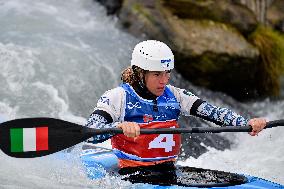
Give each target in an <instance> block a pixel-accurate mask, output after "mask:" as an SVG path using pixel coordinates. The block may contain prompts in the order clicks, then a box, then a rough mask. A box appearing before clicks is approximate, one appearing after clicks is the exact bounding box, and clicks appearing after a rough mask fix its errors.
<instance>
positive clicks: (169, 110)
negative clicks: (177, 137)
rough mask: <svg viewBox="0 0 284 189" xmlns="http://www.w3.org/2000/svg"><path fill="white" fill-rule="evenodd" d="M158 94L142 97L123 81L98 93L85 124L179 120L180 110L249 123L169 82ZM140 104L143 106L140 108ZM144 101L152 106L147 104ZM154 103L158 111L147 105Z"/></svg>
mask: <svg viewBox="0 0 284 189" xmlns="http://www.w3.org/2000/svg"><path fill="white" fill-rule="evenodd" d="M160 97H162V98H160ZM160 97H158V98H157V99H156V100H147V99H143V98H142V97H140V96H139V95H138V94H137V93H136V92H135V91H134V89H133V88H132V87H131V86H130V85H128V84H122V85H121V86H119V87H117V88H114V89H111V90H109V91H107V92H105V93H104V94H103V95H102V96H101V98H100V99H99V101H98V103H97V107H96V108H95V110H94V112H93V113H92V114H91V116H90V118H89V119H88V122H87V124H86V126H87V127H91V128H111V127H116V126H117V125H118V124H119V123H120V122H123V121H134V122H137V123H141V122H145V119H146V122H155V121H169V120H178V117H179V113H181V114H183V115H185V116H190V115H192V116H196V117H200V118H202V119H204V120H207V121H210V122H213V123H215V124H217V125H220V126H245V125H247V122H248V120H247V119H245V118H244V117H242V116H240V115H239V114H237V113H235V112H233V111H232V110H230V109H228V108H220V107H217V106H214V105H211V104H209V103H207V102H206V101H203V100H201V99H200V98H199V97H197V96H195V95H194V94H192V93H191V92H188V91H186V90H184V89H180V88H177V87H174V86H171V85H167V86H166V89H165V92H164V94H163V95H162V96H160ZM141 102H143V103H141ZM141 104H142V106H143V108H142V107H140V106H141ZM147 104H152V105H150V106H147ZM153 106H157V107H158V111H154V110H153V109H151V108H150V107H153ZM149 108H150V109H149ZM145 115H146V116H145ZM147 115H150V117H149V116H147ZM155 119H156V120H155ZM111 137H112V135H110V134H104V135H95V136H94V137H93V140H92V141H91V142H93V143H99V142H103V141H105V140H107V139H109V138H111ZM126 154H127V153H126ZM121 155H123V152H122V153H121ZM130 155H131V154H130ZM133 158H134V159H135V158H136V157H134V156H133Z"/></svg>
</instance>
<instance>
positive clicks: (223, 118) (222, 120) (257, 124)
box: [169, 86, 266, 136]
mask: <svg viewBox="0 0 284 189" xmlns="http://www.w3.org/2000/svg"><path fill="white" fill-rule="evenodd" d="M169 87H170V89H171V90H172V92H173V93H174V94H175V96H176V98H177V100H178V101H179V102H180V105H181V112H182V113H183V114H184V115H193V116H196V117H200V118H202V119H204V120H207V121H210V122H213V123H215V124H217V125H220V126H246V125H251V126H252V129H253V130H252V132H250V133H249V134H250V135H251V136H256V135H257V134H258V133H259V132H260V131H261V130H262V129H263V128H264V127H265V126H266V119H264V118H253V119H249V120H248V119H246V118H244V117H243V116H241V115H239V114H237V113H235V112H234V111H232V110H230V109H228V108H220V107H217V106H214V105H211V104H209V103H207V102H206V101H203V100H201V99H200V98H198V97H197V96H195V95H194V94H192V93H191V92H188V91H186V90H184V89H179V88H176V87H173V86H169Z"/></svg>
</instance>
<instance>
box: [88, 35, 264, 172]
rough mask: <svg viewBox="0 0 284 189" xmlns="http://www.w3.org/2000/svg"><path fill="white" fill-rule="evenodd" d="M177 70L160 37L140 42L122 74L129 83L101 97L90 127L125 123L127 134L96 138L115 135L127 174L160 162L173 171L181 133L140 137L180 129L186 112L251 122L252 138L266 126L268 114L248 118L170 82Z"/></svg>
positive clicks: (225, 122) (231, 122)
mask: <svg viewBox="0 0 284 189" xmlns="http://www.w3.org/2000/svg"><path fill="white" fill-rule="evenodd" d="M173 68H174V55H173V53H172V51H171V49H170V48H169V47H168V46H167V45H166V44H164V43H162V42H160V41H155V40H147V41H143V42H141V43H138V44H137V45H136V46H135V48H134V50H133V53H132V59H131V66H130V67H128V68H126V69H125V70H124V71H123V73H122V77H121V78H122V81H123V83H122V84H121V85H120V86H119V87H116V88H114V89H111V90H109V91H106V92H105V93H104V94H103V95H102V96H101V98H100V99H99V100H98V103H97V106H96V108H95V109H94V112H93V113H92V114H91V116H90V118H89V119H88V122H87V124H86V126H87V127H91V128H110V127H119V128H121V129H122V130H123V133H124V135H123V134H119V135H115V136H112V135H110V134H105V135H95V136H94V137H93V141H92V142H93V143H100V142H103V141H105V140H107V139H109V138H111V143H112V147H113V149H114V152H115V154H116V156H117V157H118V159H119V167H120V168H121V170H120V173H121V174H125V173H127V172H129V170H131V168H134V169H133V170H137V169H135V168H137V167H139V168H141V167H143V166H148V167H153V166H154V167H155V166H156V167H159V170H160V169H161V166H163V165H165V166H166V167H168V168H169V170H172V166H174V162H175V160H176V158H177V156H178V154H179V151H180V146H181V138H180V135H178V134H151V135H140V128H177V127H179V126H178V123H177V121H178V119H179V116H180V113H181V114H183V115H186V116H190V115H192V116H196V117H200V118H202V119H204V120H207V121H211V122H213V123H215V124H217V125H220V126H246V125H247V124H249V125H251V126H252V128H253V131H252V132H251V133H250V135H252V136H255V135H257V134H258V133H259V132H260V131H261V130H262V129H263V128H264V127H265V125H266V120H265V119H264V118H253V119H250V120H247V119H246V118H244V117H243V116H241V115H239V114H237V113H235V112H233V111H232V110H230V109H228V108H220V107H217V106H214V105H212V104H210V103H208V102H206V101H204V100H202V99H200V98H199V97H197V96H196V95H194V94H193V93H191V92H190V91H187V90H185V89H180V88H177V87H174V86H171V85H168V81H169V79H170V74H171V70H172V69H173ZM165 166H164V167H165ZM125 170H126V171H125Z"/></svg>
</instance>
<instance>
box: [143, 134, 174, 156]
mask: <svg viewBox="0 0 284 189" xmlns="http://www.w3.org/2000/svg"><path fill="white" fill-rule="evenodd" d="M173 146H175V141H174V136H173V134H160V135H159V136H157V137H156V138H154V140H152V141H151V142H150V143H149V147H148V149H152V148H164V149H165V152H170V151H172V150H173Z"/></svg>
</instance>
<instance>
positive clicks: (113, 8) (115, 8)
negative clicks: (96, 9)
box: [95, 0, 123, 15]
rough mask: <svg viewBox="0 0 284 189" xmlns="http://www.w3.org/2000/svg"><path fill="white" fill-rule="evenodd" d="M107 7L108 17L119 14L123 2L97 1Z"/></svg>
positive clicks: (115, 0) (119, 0)
mask: <svg viewBox="0 0 284 189" xmlns="http://www.w3.org/2000/svg"><path fill="white" fill-rule="evenodd" d="M95 1H97V2H99V3H101V4H102V5H103V6H105V7H106V10H107V15H113V14H118V12H119V10H120V8H121V5H122V2H123V0H95Z"/></svg>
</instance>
